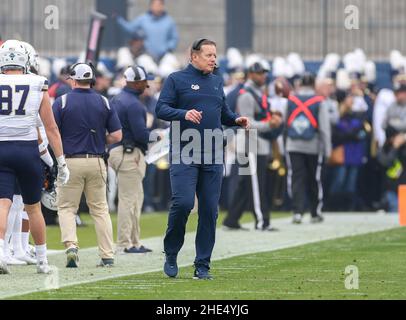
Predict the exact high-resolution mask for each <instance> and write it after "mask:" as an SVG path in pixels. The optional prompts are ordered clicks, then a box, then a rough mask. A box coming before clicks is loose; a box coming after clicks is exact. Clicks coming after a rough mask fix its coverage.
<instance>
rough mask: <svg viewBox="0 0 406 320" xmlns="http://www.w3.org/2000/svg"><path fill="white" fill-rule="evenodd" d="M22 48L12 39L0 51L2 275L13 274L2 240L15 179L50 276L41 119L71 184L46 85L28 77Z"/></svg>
mask: <svg viewBox="0 0 406 320" xmlns="http://www.w3.org/2000/svg"><path fill="white" fill-rule="evenodd" d="M27 68H28V56H27V54H26V50H25V48H24V47H23V45H22V44H21V43H20V42H19V41H17V40H9V41H6V42H5V43H3V44H2V46H1V47H0V72H1V74H0V273H9V270H8V267H7V264H6V263H5V261H4V252H3V248H4V237H5V231H6V230H5V229H6V226H7V216H8V213H9V210H10V207H11V204H12V199H13V194H14V189H15V185H16V180H18V182H19V184H20V188H21V194H22V198H23V202H24V205H25V209H26V211H27V213H28V216H29V218H30V227H31V232H32V236H33V238H34V242H35V247H36V254H37V272H38V273H50V272H51V268H50V267H49V265H48V260H47V255H46V230H45V221H44V218H43V216H42V212H41V205H40V199H41V190H42V181H43V174H42V167H41V166H42V164H41V160H40V156H39V151H38V133H37V117H38V114H39V115H40V117H41V120H42V121H43V123H44V126H45V130H46V133H47V136H48V139H49V142H50V144H51V147H52V149H53V150H54V153H55V156H56V158H57V162H58V169H59V170H58V172H59V174H58V182H59V183H61V184H65V183H66V182H67V181H68V180H69V170H68V168H67V166H66V162H65V157H64V155H63V148H62V142H61V137H60V134H59V130H58V127H57V125H56V123H55V119H54V117H53V113H52V108H51V104H50V101H49V96H48V93H47V89H48V81H47V80H46V79H45V78H44V77H40V76H37V75H34V74H28V73H27Z"/></svg>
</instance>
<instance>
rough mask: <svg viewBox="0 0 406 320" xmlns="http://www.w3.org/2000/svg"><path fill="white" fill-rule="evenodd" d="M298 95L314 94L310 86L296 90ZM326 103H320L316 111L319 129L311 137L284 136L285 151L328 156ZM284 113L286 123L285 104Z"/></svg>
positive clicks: (329, 142)
mask: <svg viewBox="0 0 406 320" xmlns="http://www.w3.org/2000/svg"><path fill="white" fill-rule="evenodd" d="M297 94H298V95H315V92H314V90H311V89H310V88H302V89H301V90H299V91H298V93H297ZM328 109H329V108H328V104H326V102H325V101H323V102H322V103H320V107H319V112H318V120H317V121H318V126H319V129H318V131H317V133H316V134H315V136H314V137H313V139H311V140H300V139H295V140H293V139H291V138H289V137H287V138H286V151H287V152H300V153H306V154H320V153H321V154H323V155H324V156H325V157H329V156H330V154H331V148H332V146H331V124H330V116H329V110H328ZM283 114H284V123H285V124H286V123H287V104H286V112H284V113H283Z"/></svg>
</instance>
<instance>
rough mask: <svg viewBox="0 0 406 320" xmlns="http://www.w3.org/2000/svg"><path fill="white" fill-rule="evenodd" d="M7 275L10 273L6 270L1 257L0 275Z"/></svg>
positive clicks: (5, 264)
mask: <svg viewBox="0 0 406 320" xmlns="http://www.w3.org/2000/svg"><path fill="white" fill-rule="evenodd" d="M9 273H10V271H9V270H8V267H7V263H6V262H5V261H4V259H3V258H2V257H1V258H0V274H9Z"/></svg>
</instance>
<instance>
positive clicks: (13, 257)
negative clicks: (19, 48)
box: [4, 41, 54, 265]
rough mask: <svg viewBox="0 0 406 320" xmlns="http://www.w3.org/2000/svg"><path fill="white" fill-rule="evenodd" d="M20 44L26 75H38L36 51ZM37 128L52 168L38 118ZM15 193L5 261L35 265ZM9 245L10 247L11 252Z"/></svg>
mask: <svg viewBox="0 0 406 320" xmlns="http://www.w3.org/2000/svg"><path fill="white" fill-rule="evenodd" d="M21 44H22V45H23V46H24V48H25V50H26V53H27V55H28V64H29V68H28V70H29V71H28V73H33V74H38V72H39V62H38V54H37V52H36V50H35V49H34V47H33V46H32V45H31V44H29V43H27V42H23V41H21ZM37 127H38V128H37V132H38V144H39V152H40V157H41V160H42V161H44V163H45V164H46V165H47V166H49V167H50V168H52V167H53V165H54V161H53V159H52V157H51V155H50V154H49V152H48V138H47V136H46V132H45V128H44V124H43V123H42V121H41V118H40V117H39V116H38V122H37ZM18 190H19V188H18ZM17 193H18V194H14V196H13V204H12V206H11V208H10V212H9V216H8V220H7V231H6V236H5V243H4V256H5V261H6V263H7V264H8V265H25V264H36V261H37V260H36V257H35V252H33V250H32V249H31V248H33V247H32V246H30V245H29V237H30V233H29V232H30V224H29V219H28V215H27V212H26V211H25V210H24V204H23V200H22V197H21V194H19V192H17ZM9 244H11V245H12V248H13V250H12V251H11V248H10V245H9ZM30 247H31V248H30ZM34 250H35V249H34Z"/></svg>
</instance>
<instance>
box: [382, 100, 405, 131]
mask: <svg viewBox="0 0 406 320" xmlns="http://www.w3.org/2000/svg"><path fill="white" fill-rule="evenodd" d="M389 126H390V127H392V128H393V129H395V130H396V131H398V132H406V106H402V105H399V104H397V103H396V102H395V103H394V104H392V105H391V106H390V107H389V108H388V110H387V111H386V114H385V118H384V121H383V124H382V128H383V129H386V128H387V127H389Z"/></svg>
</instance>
